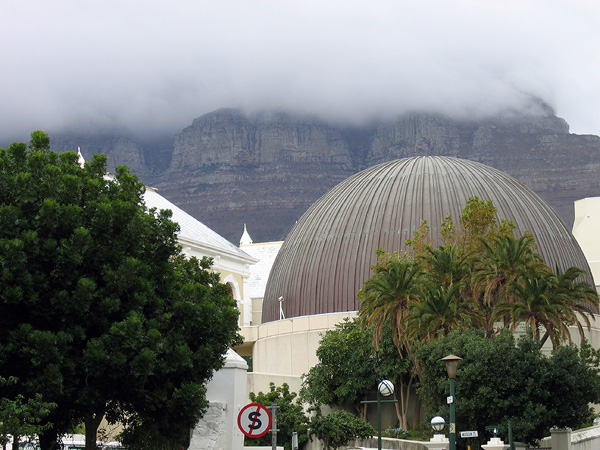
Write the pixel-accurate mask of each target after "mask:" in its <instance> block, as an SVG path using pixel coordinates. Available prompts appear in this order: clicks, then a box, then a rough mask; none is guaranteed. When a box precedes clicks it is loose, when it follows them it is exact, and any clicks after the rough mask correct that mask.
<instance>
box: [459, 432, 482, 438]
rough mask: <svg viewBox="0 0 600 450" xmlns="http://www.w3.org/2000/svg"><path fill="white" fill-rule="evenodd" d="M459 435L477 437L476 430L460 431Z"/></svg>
mask: <svg viewBox="0 0 600 450" xmlns="http://www.w3.org/2000/svg"><path fill="white" fill-rule="evenodd" d="M460 437H461V438H474V437H478V434H477V431H461V432H460Z"/></svg>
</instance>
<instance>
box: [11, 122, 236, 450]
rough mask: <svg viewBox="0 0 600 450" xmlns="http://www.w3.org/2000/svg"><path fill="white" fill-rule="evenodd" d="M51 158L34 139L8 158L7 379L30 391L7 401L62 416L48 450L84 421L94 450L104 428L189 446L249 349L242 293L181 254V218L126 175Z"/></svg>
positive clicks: (39, 137)
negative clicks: (216, 384) (234, 364)
mask: <svg viewBox="0 0 600 450" xmlns="http://www.w3.org/2000/svg"><path fill="white" fill-rule="evenodd" d="M48 148H49V140H48V138H47V135H45V133H42V132H34V133H33V134H32V142H31V145H30V149H29V150H28V149H27V146H26V145H25V144H22V143H15V144H12V145H11V146H10V147H9V148H8V149H0V269H1V270H0V299H1V301H0V371H1V373H2V374H4V375H5V376H14V377H15V378H17V379H18V381H17V383H15V384H14V385H11V386H3V387H2V389H1V392H0V397H2V398H7V399H15V398H17V396H18V395H23V397H24V398H35V395H36V394H37V393H40V394H42V396H43V397H42V398H43V400H44V401H45V402H52V403H55V404H56V405H57V407H56V408H54V409H52V410H51V411H50V412H49V414H48V415H47V416H46V419H45V421H44V423H43V424H44V425H49V424H51V426H49V427H48V428H47V429H46V430H44V431H43V432H42V433H41V435H40V444H41V446H42V448H43V449H50V448H54V447H55V446H56V441H57V437H58V436H59V435H61V434H63V433H66V432H68V431H69V430H70V429H72V428H73V427H74V426H75V425H77V424H79V423H81V422H83V423H85V429H86V446H87V448H93V447H94V446H95V441H96V431H97V429H98V425H99V424H100V421H101V420H102V418H103V417H106V418H107V419H108V420H109V421H110V422H115V421H117V420H120V421H122V422H123V423H124V424H125V426H126V427H127V428H128V429H129V431H134V430H136V429H137V428H139V427H148V426H150V424H152V425H151V426H152V428H153V429H155V430H156V432H157V433H158V434H160V435H161V436H163V437H164V438H165V439H172V440H174V441H183V440H185V439H187V436H188V435H189V427H190V426H192V425H193V424H194V423H195V422H196V421H197V419H198V418H199V417H200V415H201V414H202V411H203V409H204V408H205V406H206V399H205V388H204V384H205V382H206V381H207V380H208V379H209V378H210V377H211V376H212V373H213V371H214V370H216V369H218V368H220V367H221V366H222V364H223V355H224V354H225V352H226V350H227V348H228V346H230V345H232V344H234V343H236V342H238V339H239V336H238V335H237V318H238V312H237V309H236V307H235V302H234V301H233V300H232V299H231V297H230V295H229V293H230V292H229V288H228V287H227V286H225V285H222V284H220V283H219V278H218V275H217V274H214V273H211V272H210V264H211V261H210V260H203V261H198V260H195V259H192V260H186V259H185V258H184V257H183V256H181V255H180V253H179V252H180V249H179V247H178V244H177V234H176V232H177V230H178V227H177V225H176V224H175V223H173V222H172V221H171V220H170V212H168V211H149V210H148V209H147V208H146V206H145V204H144V202H143V197H142V195H143V192H144V189H145V188H144V185H143V184H142V183H140V182H139V181H138V180H137V178H136V177H135V176H134V175H132V174H130V173H129V172H128V170H127V169H126V168H125V167H119V168H117V173H116V175H115V176H114V177H108V176H106V169H105V166H106V157H105V156H102V155H95V156H94V157H93V158H92V159H91V160H90V161H89V162H87V163H86V164H85V167H81V166H80V165H79V164H78V159H77V155H76V154H75V153H74V152H66V153H62V154H56V153H55V152H52V151H50V150H48Z"/></svg>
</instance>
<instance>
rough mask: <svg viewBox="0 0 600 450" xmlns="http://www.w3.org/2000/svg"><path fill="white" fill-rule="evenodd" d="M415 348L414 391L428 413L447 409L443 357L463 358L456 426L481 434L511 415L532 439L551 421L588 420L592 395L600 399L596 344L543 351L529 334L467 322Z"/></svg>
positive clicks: (520, 435) (523, 436) (516, 428)
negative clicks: (488, 330) (486, 329)
mask: <svg viewBox="0 0 600 450" xmlns="http://www.w3.org/2000/svg"><path fill="white" fill-rule="evenodd" d="M417 352H418V359H419V361H420V364H421V368H422V378H421V382H420V384H419V389H418V392H419V395H421V396H422V398H423V399H424V401H425V405H426V411H427V414H428V416H429V417H431V416H433V415H438V414H439V415H442V416H444V417H448V407H447V406H446V402H445V399H446V395H447V393H448V378H447V375H446V371H445V366H444V364H443V363H442V362H441V361H440V359H441V358H442V357H444V356H446V355H448V354H455V355H458V356H460V357H462V358H463V360H462V361H460V363H459V366H458V373H457V376H456V410H457V413H456V414H457V415H456V417H457V430H467V429H468V430H478V431H479V436H480V437H481V440H482V441H483V439H485V436H487V435H486V434H485V427H486V426H489V425H495V424H503V425H505V426H507V424H508V422H509V421H511V422H512V426H513V433H514V436H515V438H516V439H517V440H521V441H525V442H529V443H534V442H535V441H537V440H538V439H540V438H541V437H543V436H545V435H547V434H548V431H549V429H550V428H551V427H553V426H559V427H571V428H575V427H577V426H579V425H581V424H583V423H586V422H587V421H589V420H590V418H591V417H592V411H591V409H590V407H589V406H588V405H589V403H595V402H597V401H598V400H600V381H599V380H600V379H599V377H598V373H599V368H600V366H599V365H598V352H597V351H594V350H592V349H591V348H590V347H589V346H584V347H583V349H582V350H581V351H578V349H577V348H576V347H574V346H563V347H560V348H558V349H557V350H556V351H554V352H553V354H552V355H551V356H550V357H547V356H544V355H543V354H542V352H541V350H540V346H539V342H537V341H536V340H535V339H533V338H532V336H525V337H523V338H522V339H521V340H520V341H519V342H518V345H515V339H514V337H513V335H512V334H510V333H509V332H508V330H506V331H505V332H503V333H499V334H497V335H495V336H494V337H493V338H492V339H490V338H486V336H485V333H483V332H481V331H478V330H474V329H471V330H468V331H466V332H453V333H451V334H449V335H448V336H445V337H443V338H440V339H437V340H435V341H433V342H432V343H429V344H422V345H420V346H419V347H418V350H417ZM480 443H482V442H480Z"/></svg>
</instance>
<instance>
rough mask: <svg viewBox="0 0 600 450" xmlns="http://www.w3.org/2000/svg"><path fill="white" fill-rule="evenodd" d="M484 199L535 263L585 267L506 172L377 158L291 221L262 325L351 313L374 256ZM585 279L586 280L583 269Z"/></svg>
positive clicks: (442, 161) (542, 207)
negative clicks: (530, 248)
mask: <svg viewBox="0 0 600 450" xmlns="http://www.w3.org/2000/svg"><path fill="white" fill-rule="evenodd" d="M474 196H477V197H479V198H480V199H482V200H492V201H493V203H494V206H495V207H496V208H497V210H498V214H497V218H498V219H501V218H506V219H509V220H512V221H513V222H514V223H515V225H516V226H517V231H516V234H517V235H522V233H523V232H525V231H530V232H532V233H533V235H534V236H535V239H536V242H537V245H538V252H539V253H540V254H541V256H542V257H543V258H544V261H546V263H547V264H548V265H549V266H550V267H554V266H555V264H558V266H559V267H561V268H563V269H565V268H567V267H571V266H577V267H580V268H583V269H586V270H587V271H588V273H589V268H588V265H587V262H586V259H585V257H584V255H583V253H582V252H581V249H580V248H579V245H578V244H577V242H576V241H575V239H574V238H573V236H572V235H571V233H570V232H569V231H568V230H567V229H566V228H565V226H564V224H563V223H562V221H561V220H560V218H559V217H558V216H557V215H556V213H555V212H554V211H553V210H552V209H551V208H550V207H549V206H548V205H546V203H544V201H543V200H542V199H541V198H540V197H538V196H537V195H536V194H535V193H534V192H533V191H531V190H530V189H528V188H527V187H525V186H523V185H522V184H521V183H519V182H518V181H516V180H515V179H514V178H512V177H510V176H509V175H507V174H505V173H503V172H500V171H498V170H496V169H493V168H491V167H489V166H485V165H483V164H479V163H476V162H472V161H467V160H462V159H456V158H449V157H441V156H423V157H415V158H406V159H401V160H396V161H391V162H388V163H384V164H380V165H378V166H375V167H371V168H369V169H367V170H364V171H362V172H360V173H358V174H356V175H354V176H352V177H350V178H348V179H347V180H345V181H343V182H342V183H340V184H338V185H337V186H336V187H334V188H333V189H331V190H330V191H329V192H328V193H327V194H325V195H324V196H323V197H321V198H320V199H319V200H317V202H315V203H314V204H313V206H312V207H311V208H310V209H309V210H308V211H307V212H306V213H304V215H303V216H302V217H301V218H300V220H299V221H298V223H297V224H296V226H295V227H294V228H293V229H292V231H291V232H290V234H289V235H288V237H287V239H286V240H285V242H284V244H283V246H282V247H281V250H280V251H279V254H278V256H277V258H276V260H275V263H274V265H273V268H272V270H271V274H270V276H269V281H268V282H267V288H266V292H265V297H264V301H263V316H262V320H263V323H264V322H269V321H273V320H278V319H279V302H278V301H277V299H278V298H279V297H280V296H283V297H284V299H285V301H284V302H283V311H284V314H285V316H286V317H287V318H289V317H296V316H304V315H311V314H321V313H331V312H342V311H354V310H357V309H358V308H359V305H358V302H357V301H356V295H357V293H358V290H359V289H360V288H362V286H363V283H364V282H365V281H366V280H368V279H369V278H370V277H371V266H372V265H373V264H374V263H375V262H376V255H375V252H376V250H377V249H378V248H383V249H384V250H386V251H388V252H393V251H399V250H404V249H405V241H406V240H407V239H409V238H412V237H413V232H414V231H415V230H418V229H419V226H420V225H421V222H422V221H423V220H427V222H428V224H429V226H430V235H431V238H432V239H433V240H434V242H435V243H436V244H440V243H441V242H440V241H439V224H441V221H442V220H443V219H444V218H445V217H446V216H448V215H449V214H450V215H452V217H453V218H454V220H455V222H456V221H457V220H458V218H459V217H460V214H461V212H462V209H463V208H464V206H465V204H466V202H467V200H468V199H469V198H470V197H474ZM589 277H590V278H589V281H590V282H591V281H592V278H591V275H589Z"/></svg>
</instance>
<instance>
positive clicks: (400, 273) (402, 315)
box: [358, 253, 423, 354]
mask: <svg viewBox="0 0 600 450" xmlns="http://www.w3.org/2000/svg"><path fill="white" fill-rule="evenodd" d="M422 282H423V269H422V268H421V266H420V265H419V264H418V263H416V262H415V261H413V260H409V259H408V258H406V257H403V256H400V255H398V254H397V253H393V254H391V255H388V256H387V258H384V259H383V260H382V261H380V262H379V264H378V265H377V266H375V267H374V274H373V277H372V278H371V279H370V280H368V281H367V282H365V285H364V288H363V289H361V290H360V291H359V293H358V299H359V300H360V301H361V302H362V304H361V307H360V310H359V313H358V316H359V320H360V322H361V324H362V325H363V326H373V325H375V327H374V333H373V345H374V346H375V348H379V342H380V341H381V335H382V330H383V326H384V324H385V323H386V321H388V320H389V321H390V325H391V327H392V337H393V341H394V344H395V345H396V347H397V348H398V351H399V352H400V354H402V353H403V350H405V351H406V352H407V353H408V354H410V347H409V345H408V336H407V334H406V317H407V316H408V311H409V309H410V306H411V305H412V303H413V302H414V301H415V300H416V299H417V298H418V296H419V294H420V292H421V289H420V288H421V285H422Z"/></svg>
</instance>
